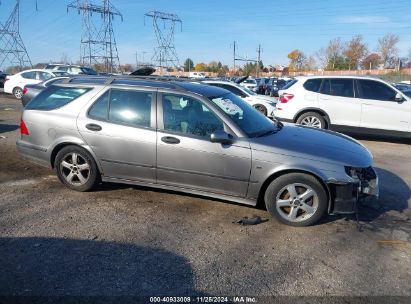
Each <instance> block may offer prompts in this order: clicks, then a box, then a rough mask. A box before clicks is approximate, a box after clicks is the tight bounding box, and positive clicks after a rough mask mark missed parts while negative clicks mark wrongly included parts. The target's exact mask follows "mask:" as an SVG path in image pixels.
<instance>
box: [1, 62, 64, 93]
mask: <svg viewBox="0 0 411 304" xmlns="http://www.w3.org/2000/svg"><path fill="white" fill-rule="evenodd" d="M63 75H67V74H66V73H65V72H61V71H52V70H41V69H32V70H26V71H23V72H20V73H17V74H14V75H12V76H7V77H6V82H5V83H4V93H7V94H13V95H14V97H16V98H17V99H21V97H22V96H23V88H24V87H25V86H26V85H28V84H37V83H40V82H42V81H44V80H47V79H50V78H53V77H57V76H63Z"/></svg>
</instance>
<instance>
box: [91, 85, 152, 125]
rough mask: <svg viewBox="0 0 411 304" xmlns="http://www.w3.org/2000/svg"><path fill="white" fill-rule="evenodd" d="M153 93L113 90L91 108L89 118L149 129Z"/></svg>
mask: <svg viewBox="0 0 411 304" xmlns="http://www.w3.org/2000/svg"><path fill="white" fill-rule="evenodd" d="M152 98H153V93H152V92H141V91H127V90H119V89H112V90H109V91H107V92H106V93H104V94H103V95H102V96H101V97H100V98H99V99H98V100H97V101H96V102H95V103H94V104H93V105H92V106H91V108H90V110H89V112H88V116H89V117H90V118H93V119H98V120H108V121H111V122H113V123H120V124H127V125H133V126H136V127H145V128H148V127H150V126H151V100H152Z"/></svg>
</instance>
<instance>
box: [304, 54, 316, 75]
mask: <svg viewBox="0 0 411 304" xmlns="http://www.w3.org/2000/svg"><path fill="white" fill-rule="evenodd" d="M304 67H305V69H306V70H307V71H314V70H315V69H316V67H317V61H316V60H315V57H314V56H313V55H311V56H309V57H308V58H307V59H306V60H305V62H304Z"/></svg>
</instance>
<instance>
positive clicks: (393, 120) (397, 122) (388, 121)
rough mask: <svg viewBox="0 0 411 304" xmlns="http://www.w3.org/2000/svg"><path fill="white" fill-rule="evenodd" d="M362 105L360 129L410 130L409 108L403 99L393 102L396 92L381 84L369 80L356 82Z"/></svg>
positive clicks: (410, 112)
mask: <svg viewBox="0 0 411 304" xmlns="http://www.w3.org/2000/svg"><path fill="white" fill-rule="evenodd" d="M357 83H358V90H359V97H360V102H361V105H362V114H361V124H360V126H361V127H362V128H371V129H383V130H395V131H401V132H407V131H409V130H410V121H411V106H410V102H409V101H406V100H405V98H404V99H403V100H402V101H395V96H396V95H397V91H395V90H394V89H393V88H391V87H389V86H388V85H386V84H385V83H383V82H380V81H377V80H371V79H360V80H357Z"/></svg>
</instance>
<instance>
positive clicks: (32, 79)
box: [19, 71, 41, 87]
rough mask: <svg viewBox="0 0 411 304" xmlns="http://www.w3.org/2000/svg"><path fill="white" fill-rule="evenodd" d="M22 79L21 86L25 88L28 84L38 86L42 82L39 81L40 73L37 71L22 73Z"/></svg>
mask: <svg viewBox="0 0 411 304" xmlns="http://www.w3.org/2000/svg"><path fill="white" fill-rule="evenodd" d="M20 75H21V78H20V80H19V86H20V87H24V86H25V85H26V84H37V83H40V82H41V80H40V79H39V75H38V72H36V71H29V72H24V73H21V74H20Z"/></svg>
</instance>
